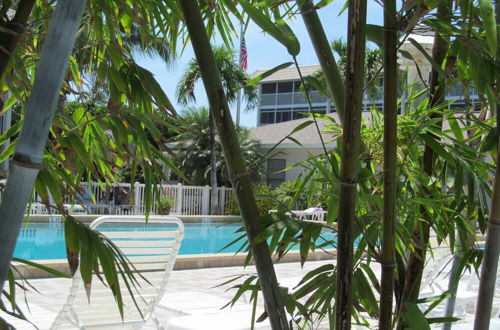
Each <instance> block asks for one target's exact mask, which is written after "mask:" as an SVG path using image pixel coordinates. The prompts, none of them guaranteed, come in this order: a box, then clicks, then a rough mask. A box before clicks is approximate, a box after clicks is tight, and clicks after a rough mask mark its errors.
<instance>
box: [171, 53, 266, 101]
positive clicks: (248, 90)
mask: <svg viewBox="0 0 500 330" xmlns="http://www.w3.org/2000/svg"><path fill="white" fill-rule="evenodd" d="M213 52H214V56H215V62H216V63H217V68H218V69H219V74H220V75H221V79H222V84H223V87H224V91H225V93H226V98H227V100H228V102H229V103H232V102H234V101H236V99H237V97H238V92H239V91H240V89H242V90H243V93H242V95H243V98H244V99H245V100H246V102H247V106H246V109H248V110H250V109H252V108H254V107H255V106H256V105H257V102H258V94H257V87H256V85H254V84H249V82H250V77H249V76H248V75H247V74H246V73H245V72H244V71H243V70H241V68H240V66H239V65H238V63H237V61H235V58H234V53H233V51H231V50H229V49H227V48H225V47H215V48H214V49H213ZM200 80H201V72H200V68H199V66H198V62H197V61H196V59H192V60H191V61H190V62H189V63H188V67H187V69H186V71H185V72H184V73H183V75H182V77H181V79H180V80H179V83H178V84H177V100H178V101H179V103H181V104H184V105H187V104H188V103H189V102H195V101H196V97H195V94H194V88H195V85H196V83H197V82H198V81H200Z"/></svg>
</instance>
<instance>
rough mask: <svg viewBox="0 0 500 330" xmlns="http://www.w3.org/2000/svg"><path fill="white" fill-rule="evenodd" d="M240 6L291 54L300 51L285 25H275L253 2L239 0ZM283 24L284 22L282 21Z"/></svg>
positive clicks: (293, 36) (294, 37)
mask: <svg viewBox="0 0 500 330" xmlns="http://www.w3.org/2000/svg"><path fill="white" fill-rule="evenodd" d="M240 5H241V7H243V9H244V10H245V12H246V14H247V15H248V16H250V18H251V19H252V20H253V21H254V22H255V24H257V25H258V26H259V27H260V28H261V29H262V30H264V32H267V33H269V34H270V35H271V36H272V37H273V38H274V39H276V40H277V41H279V42H280V43H281V44H283V45H284V46H285V47H286V48H287V50H288V53H289V54H290V55H292V56H296V55H298V54H299V52H300V44H299V41H298V39H297V37H296V36H295V34H293V32H292V31H291V29H290V28H289V27H288V26H287V25H285V26H286V27H287V28H285V27H284V25H277V24H275V23H273V22H272V21H271V20H270V19H269V18H267V17H266V16H265V15H264V14H262V13H261V12H260V11H259V10H258V9H257V8H256V7H254V5H253V4H250V3H249V2H248V1H246V0H241V1H240ZM283 24H285V23H283Z"/></svg>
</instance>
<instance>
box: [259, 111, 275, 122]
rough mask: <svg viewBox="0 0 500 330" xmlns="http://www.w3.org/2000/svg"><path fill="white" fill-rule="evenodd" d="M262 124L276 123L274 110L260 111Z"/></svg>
mask: <svg viewBox="0 0 500 330" xmlns="http://www.w3.org/2000/svg"><path fill="white" fill-rule="evenodd" d="M260 124H261V125H263V124H274V110H272V111H262V112H261V113H260Z"/></svg>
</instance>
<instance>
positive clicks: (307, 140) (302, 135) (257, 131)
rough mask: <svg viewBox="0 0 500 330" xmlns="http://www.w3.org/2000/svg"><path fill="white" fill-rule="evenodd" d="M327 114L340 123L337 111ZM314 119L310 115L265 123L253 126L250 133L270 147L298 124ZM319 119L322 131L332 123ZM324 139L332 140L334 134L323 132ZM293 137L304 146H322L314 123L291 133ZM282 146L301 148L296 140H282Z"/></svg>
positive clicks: (263, 144)
mask: <svg viewBox="0 0 500 330" xmlns="http://www.w3.org/2000/svg"><path fill="white" fill-rule="evenodd" d="M327 116H330V117H332V118H333V119H335V121H337V123H340V121H339V116H338V114H337V113H335V112H333V113H329V114H327ZM309 120H312V118H310V117H306V118H301V119H296V120H290V121H285V122H282V123H277V124H270V125H263V126H258V127H256V128H253V129H252V130H251V131H250V135H251V137H252V138H253V139H255V140H257V141H259V142H260V144H261V146H262V147H263V148H266V147H267V148H270V147H272V146H274V145H275V144H276V143H278V142H279V141H281V140H282V139H284V138H285V137H286V136H287V135H288V134H290V133H291V132H292V131H293V130H294V129H295V128H296V127H297V126H298V125H300V124H302V123H304V122H306V121H309ZM317 121H318V126H319V129H320V131H323V130H324V129H325V127H326V126H328V125H331V124H332V122H331V121H328V120H324V119H319V118H318V119H317ZM321 135H322V137H323V140H324V142H325V143H327V142H328V141H330V140H332V135H331V134H326V133H321ZM291 137H292V138H294V139H296V140H298V141H300V143H302V145H303V146H304V147H306V146H309V147H311V146H312V147H320V146H321V140H320V138H319V134H318V131H317V130H316V126H315V125H314V123H313V124H311V125H309V126H307V127H305V128H303V129H301V130H300V131H297V132H295V133H293V134H292V135H291ZM280 146H281V147H297V148H300V146H299V145H297V144H296V143H295V142H293V141H291V140H288V139H287V140H285V141H283V142H282V144H281V145H280Z"/></svg>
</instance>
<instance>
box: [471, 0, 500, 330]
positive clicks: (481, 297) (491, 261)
mask: <svg viewBox="0 0 500 330" xmlns="http://www.w3.org/2000/svg"><path fill="white" fill-rule="evenodd" d="M495 15H496V23H497V26H498V25H499V24H500V3H499V2H498V1H497V2H496V4H495ZM497 33H498V32H497ZM498 39H499V43H498V48H497V55H496V57H497V59H498V58H500V35H498ZM496 80H497V86H498V85H500V77H498V76H497V79H496ZM496 116H497V118H496V122H497V128H499V129H500V104H499V103H497V104H496ZM498 145H499V146H500V140H499V143H498ZM498 150H499V153H497V155H498V156H497V163H496V165H497V168H496V172H495V182H494V184H493V196H492V197H491V210H490V216H489V219H488V232H487V233H486V243H485V248H484V256H483V269H482V270H481V278H480V280H479V292H478V296H477V303H476V316H475V319H474V330H481V329H489V326H490V317H491V305H492V303H493V294H494V292H495V281H496V274H497V269H498V254H499V253H500V166H499V161H500V147H499V149H498Z"/></svg>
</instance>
